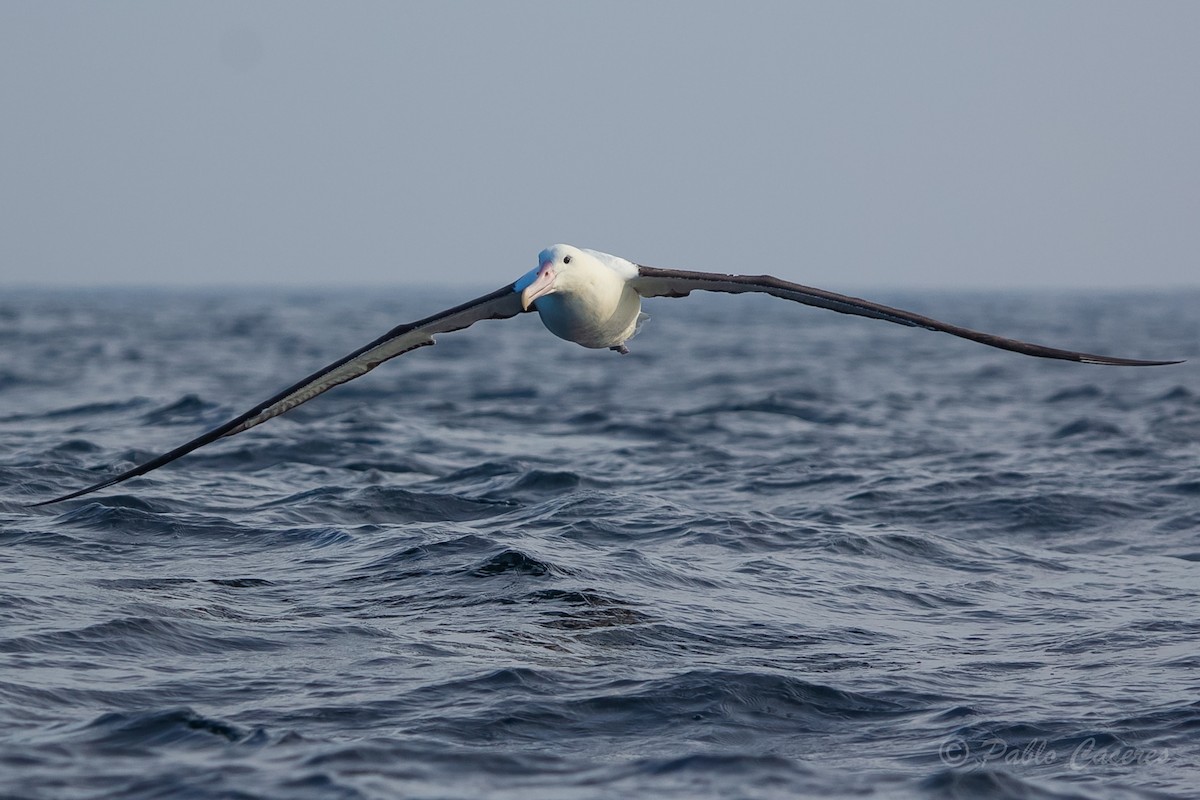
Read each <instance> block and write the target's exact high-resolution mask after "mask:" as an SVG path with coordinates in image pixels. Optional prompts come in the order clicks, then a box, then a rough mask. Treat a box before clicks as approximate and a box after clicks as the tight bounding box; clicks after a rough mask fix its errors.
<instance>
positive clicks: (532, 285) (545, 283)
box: [513, 244, 590, 311]
mask: <svg viewBox="0 0 1200 800" xmlns="http://www.w3.org/2000/svg"><path fill="white" fill-rule="evenodd" d="M589 258H590V256H589V255H588V254H587V253H585V252H583V251H582V250H580V249H579V248H578V247H572V246H571V245H569V244H556V245H553V246H551V247H547V248H546V249H545V250H543V251H542V252H541V253H539V254H538V266H537V267H536V268H534V269H531V270H529V272H526V273H525V274H524V275H522V276H521V278H520V279H519V280H518V281H517V282H516V284H514V287H513V288H514V289H515V290H516V291H518V292H520V294H521V308H523V309H525V310H526V311H528V310H529V307H530V306H531V305H533V302H534V301H535V300H537V299H538V298H539V297H542V296H543V295H548V294H554V293H555V292H563V291H570V289H571V286H572V285H573V284H574V283H575V278H576V276H577V274H578V273H579V271H580V270H581V269H582V268H584V264H585V262H586V261H587V260H588V259H589Z"/></svg>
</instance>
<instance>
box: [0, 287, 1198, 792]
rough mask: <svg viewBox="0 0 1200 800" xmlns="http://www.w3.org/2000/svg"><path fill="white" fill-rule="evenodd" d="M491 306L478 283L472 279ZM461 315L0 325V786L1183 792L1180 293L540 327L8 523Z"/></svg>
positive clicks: (1186, 645)
mask: <svg viewBox="0 0 1200 800" xmlns="http://www.w3.org/2000/svg"><path fill="white" fill-rule="evenodd" d="M482 288H485V289H486V288H490V287H482ZM474 294H475V293H474V292H420V293H415V294H414V293H409V292H404V291H401V290H399V289H387V290H374V291H360V292H351V291H337V292H306V293H299V294H297V293H291V294H289V293H270V292H266V291H259V292H255V293H249V294H246V293H234V292H226V293H220V292H207V293H168V292H151V291H135V292H116V291H111V292H102V293H95V292H92V293H84V292H38V291H16V292H9V293H7V294H5V295H4V296H3V297H2V298H0V581H2V582H0V796H3V797H29V798H92V797H122V798H151V797H154V798H158V797H189V798H230V797H233V798H392V797H439V798H448V797H462V798H474V797H480V796H489V797H501V798H505V797H507V798H519V799H520V800H533V799H534V798H593V797H606V798H607V797H611V798H624V797H629V796H634V795H640V796H652V797H680V798H683V797H687V798H693V797H788V796H804V795H807V796H823V797H833V796H847V797H849V796H853V797H859V796H877V797H930V796H932V797H970V798H975V797H983V798H987V797H1032V798H1066V797H1071V798H1074V797H1165V796H1177V797H1184V796H1189V795H1192V794H1193V793H1194V790H1195V786H1196V785H1197V783H1198V782H1200V671H1198V670H1200V578H1198V575H1200V564H1198V563H1197V562H1198V561H1200V314H1197V311H1196V310H1197V308H1200V294H1198V293H1195V292H1193V293H1176V294H1136V295H1116V294H1110V295H1104V294H1088V295H1085V296H1083V297H1070V296H1068V295H1065V294H1058V295H1056V294H1051V295H1045V294H1040V295H1034V294H1018V293H1013V294H1001V295H983V294H976V295H973V294H945V293H943V294H933V295H929V296H924V297H921V296H904V295H892V296H887V295H885V296H882V297H879V298H878V299H881V300H884V301H890V302H893V303H896V304H899V305H902V306H906V307H910V308H912V309H913V310H916V311H920V312H923V313H927V314H930V315H933V316H937V317H941V318H943V319H947V320H950V321H954V322H958V323H962V324H966V325H971V326H974V327H979V328H983V329H985V330H990V331H994V332H997V333H1002V334H1005V335H1011V336H1017V337H1020V338H1028V339H1032V340H1035V341H1042V342H1045V343H1048V344H1054V345H1059V346H1065V347H1073V348H1080V349H1086V350H1090V351H1093V352H1100V353H1112V354H1116V355H1126V356H1133V357H1139V356H1140V357H1150V358H1172V357H1182V358H1190V359H1192V361H1191V362H1190V363H1188V364H1185V365H1182V366H1177V367H1162V368H1152V369H1117V368H1103V367H1089V366H1082V365H1076V364H1069V363H1062V362H1047V361H1039V360H1035V359H1030V358H1025V357H1022V356H1018V355H1014V354H1011V353H1004V352H1000V351H995V350H990V349H988V348H985V347H981V346H979V345H975V344H971V343H968V342H963V341H960V340H956V339H953V338H951V337H948V336H944V335H939V334H933V333H929V332H925V331H917V330H910V329H904V328H900V327H897V326H893V325H888V324H885V323H881V322H877V321H870V320H855V319H851V318H847V317H843V316H840V315H837V314H832V313H829V312H825V311H819V310H814V309H805V308H801V307H798V306H795V305H792V304H789V303H784V302H780V301H777V300H772V299H769V298H746V297H711V296H710V297H697V298H690V299H687V300H660V301H656V302H653V303H651V304H648V308H647V310H648V311H649V313H650V314H651V315H652V317H653V319H652V320H651V322H650V323H649V324H648V325H647V326H646V328H645V329H644V330H643V332H642V334H641V336H640V337H639V338H638V339H636V340H634V341H633V342H632V343H631V347H632V349H633V354H632V355H630V356H627V357H621V356H618V355H616V354H614V353H610V352H606V351H605V352H598V351H588V350H584V349H582V348H579V347H576V346H574V345H570V344H567V343H565V342H561V341H559V340H557V339H555V338H554V337H552V336H551V335H549V334H548V333H547V332H546V331H544V330H543V329H542V328H541V326H540V323H539V322H538V320H537V319H536V318H535V317H533V316H531V315H527V316H523V317H521V318H519V319H516V320H510V321H505V322H492V323H483V324H480V325H478V326H477V327H475V328H473V329H472V330H470V331H467V332H463V333H458V334H450V335H446V336H444V337H442V339H441V341H440V343H439V345H438V346H437V347H435V348H425V349H423V350H420V351H417V352H415V353H412V354H410V355H408V356H405V357H403V358H401V359H399V360H396V361H393V362H391V363H389V364H387V365H385V366H384V367H381V368H380V369H379V370H378V371H376V372H373V373H372V374H370V375H368V376H367V377H365V378H363V379H361V380H358V381H355V382H353V383H351V384H348V385H346V386H343V387H340V388H338V389H335V390H334V391H332V392H330V393H329V394H327V395H324V396H322V397H321V398H319V399H317V400H316V401H314V402H312V403H310V404H308V405H306V406H304V407H303V408H301V409H298V410H297V411H295V412H293V413H291V414H289V415H287V416H285V417H283V418H280V419H277V420H273V421H271V422H269V423H267V424H265V425H263V426H261V427H259V428H256V429H254V430H253V431H249V432H247V433H245V434H243V435H241V436H238V437H235V438H233V439H230V440H226V441H223V442H219V443H217V444H215V445H212V446H210V447H207V448H204V449H203V450H200V451H198V452H197V453H195V454H193V455H191V456H189V457H187V458H185V459H184V460H182V461H179V462H176V463H175V464H172V465H170V466H168V467H166V468H164V469H161V470H159V471H157V472H154V473H152V474H151V475H149V476H146V477H143V478H139V479H135V480H133V481H130V482H128V483H125V484H122V485H120V486H118V487H114V488H113V489H110V490H108V491H106V492H104V493H100V494H97V495H93V496H90V497H86V498H82V499H80V500H76V501H71V502H67V503H63V504H61V505H59V506H49V507H46V508H39V509H32V510H28V509H25V508H23V507H22V506H21V503H22V502H24V501H33V500H37V499H45V498H48V497H50V496H53V495H55V494H59V493H63V492H66V491H69V490H72V489H75V488H79V487H81V486H83V485H85V484H88V483H91V482H93V481H95V480H97V479H98V478H99V477H101V476H103V475H105V474H107V471H108V470H109V469H110V468H112V467H113V466H114V465H115V466H117V467H127V466H130V465H131V464H132V463H134V462H137V461H140V460H143V459H145V458H147V457H150V456H152V455H155V454H157V453H158V452H160V451H162V450H164V449H168V448H170V447H173V446H174V445H176V444H179V443H181V442H182V441H185V440H186V439H189V438H191V437H192V436H193V435H195V434H197V433H199V432H200V431H202V430H204V429H206V428H208V427H210V426H213V425H215V424H217V423H219V422H222V421H224V419H226V418H227V417H229V416H232V415H234V414H236V413H238V412H240V411H242V410H243V409H244V408H246V407H248V406H250V405H252V404H253V403H255V402H257V401H258V400H260V399H263V398H264V397H266V396H268V395H270V394H272V393H274V392H275V391H276V390H278V389H279V388H281V387H283V386H284V385H287V384H289V383H291V382H293V381H294V380H295V379H297V378H299V377H301V376H303V375H305V374H307V373H308V372H310V371H312V370H313V369H315V368H316V367H319V366H321V365H323V364H325V363H327V362H329V361H331V360H333V359H334V358H336V357H338V356H340V355H342V354H343V353H345V352H347V351H349V350H351V349H353V348H355V347H357V346H358V345H360V344H362V343H363V342H365V341H367V340H369V339H371V338H374V337H375V336H377V335H378V334H379V333H381V332H383V331H384V330H387V329H388V328H390V327H391V326H393V325H395V324H397V323H399V322H402V321H405V320H408V319H412V318H416V317H419V316H423V315H425V314H427V313H429V312H431V311H434V310H437V309H439V308H442V307H445V306H446V305H449V304H452V303H454V302H458V301H461V300H463V299H466V298H467V297H470V296H474Z"/></svg>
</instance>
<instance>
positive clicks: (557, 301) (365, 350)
mask: <svg viewBox="0 0 1200 800" xmlns="http://www.w3.org/2000/svg"><path fill="white" fill-rule="evenodd" d="M694 291H705V292H726V293H729V294H742V293H744V292H761V293H764V294H769V295H772V296H773V297H780V298H783V299H784V300H792V301H794V302H797V303H803V304H804V305H807V306H816V307H817V308H827V309H829V310H830V311H837V312H839V313H842V314H854V315H856V316H860V317H870V318H871V319H881V320H885V321H887V322H893V323H896V324H897V325H906V326H908V327H913V328H924V329H926V330H931V331H941V332H943V333H949V334H951V335H952V336H958V337H960V338H962V339H970V340H971V341H973V342H979V343H980V344H985V345H988V346H989V347H997V348H1000V349H1001V350H1011V351H1012V352H1014V353H1021V354H1023V355H1027V356H1035V357H1037V358H1056V359H1061V360H1063V361H1075V362H1079V363H1083V364H1106V365H1111V366H1119V367H1150V366H1163V365H1166V364H1179V363H1181V362H1180V361H1143V360H1138V359H1133V358H1115V357H1111V356H1098V355H1092V354H1090V353H1080V352H1076V351H1074V350H1062V349H1059V348H1055V347H1046V346H1044V345H1040V344H1031V343H1029V342H1023V341H1019V340H1017V339H1008V338H1005V337H1003V336H997V335H995V334H991V333H982V332H980V331H976V330H971V329H970V328H964V327H962V326H959V325H953V324H950V323H948V322H941V321H939V320H936V319H932V318H930V317H926V316H922V315H921V314H915V313H913V312H911V311H904V310H903V309H899V308H892V307H891V306H885V305H882V304H880V303H874V302H871V301H870V300H862V299H860V298H857V297H850V296H848V295H844V294H837V293H836V292H829V291H826V290H824V289H815V288H813V287H811V286H801V285H800V284H796V283H789V282H788V281H784V280H780V279H779V278H776V277H773V276H771V275H726V274H721V273H714V272H689V271H685V270H675V269H657V268H655V267H647V266H642V265H640V264H635V263H634V262H632V261H627V260H625V259H623V258H619V257H617V256H613V255H609V254H608V253H601V252H599V251H596V250H587V249H584V248H579V247H573V246H571V245H567V244H556V245H554V246H553V247H548V248H546V249H545V250H543V251H542V252H541V253H540V254H539V255H538V266H536V267H535V268H533V269H531V270H530V271H529V272H527V273H525V274H524V275H522V276H521V277H520V278H518V279H517V280H516V281H514V282H512V283H510V284H508V285H507V286H504V287H502V288H500V289H497V290H496V291H494V292H491V293H490V294H485V295H483V296H482V297H477V298H476V299H474V300H470V301H468V302H466V303H463V304H462V305H458V306H454V307H453V308H449V309H446V310H445V311H440V312H438V313H436V314H434V315H433V316H430V317H426V318H424V319H421V320H417V321H416V322H410V323H407V324H404V325H399V326H397V327H395V328H393V329H391V330H390V331H388V332H387V333H385V334H383V335H382V336H380V337H379V338H378V339H376V340H375V341H373V342H369V343H368V344H365V345H363V346H362V347H360V348H359V349H357V350H355V351H354V352H353V353H350V354H349V355H346V356H344V357H342V358H339V359H338V360H337V361H334V362H333V363H332V364H329V365H328V366H325V367H322V368H321V369H319V370H317V371H316V372H314V373H312V374H311V375H309V376H308V377H307V378H304V379H303V380H301V381H298V382H297V383H295V384H293V385H291V386H289V387H288V388H286V389H284V390H283V391H281V392H279V393H278V394H276V395H274V396H272V397H270V398H268V399H266V400H264V401H263V402H261V403H259V404H258V405H256V406H254V407H253V408H251V409H250V410H248V411H246V412H245V413H243V414H239V415H238V416H236V417H234V418H233V419H231V420H229V421H228V422H226V423H224V424H223V425H218V426H217V427H216V428H213V429H212V430H210V431H208V432H207V433H204V434H201V435H200V436H197V437H196V438H195V439H192V440H191V441H189V442H186V443H184V444H182V445H180V446H179V447H176V448H175V449H174V450H169V451H167V452H165V453H163V454H162V455H159V456H156V457H155V458H152V459H150V460H149V461H147V462H145V463H144V464H139V465H138V466H136V467H133V468H132V469H128V470H125V471H124V472H121V473H119V474H116V475H113V476H112V477H109V478H105V479H104V480H102V481H99V482H97V483H94V484H92V485H91V486H86V487H84V488H82V489H79V490H78V491H74V492H70V493H69V494H64V495H62V496H61V497H55V498H53V499H51V500H43V501H41V502H40V503H33V504H32V505H34V506H43V505H48V504H50V503H59V502H62V501H63V500H71V499H73V498H76V497H82V496H83V495H86V494H91V493H92V492H97V491H100V490H101V489H106V488H108V487H109V486H113V485H115V484H118V483H121V482H122V481H127V480H129V479H130V478H136V477H137V476H139V475H145V474H146V473H147V472H150V471H151V470H155V469H158V468H159V467H161V466H164V465H165V464H169V463H171V462H172V461H174V460H176V459H177V458H181V457H183V456H185V455H187V454H188V453H190V452H192V451H193V450H196V449H197V448H200V447H203V446H204V445H206V444H210V443H212V442H215V441H216V440H218V439H223V438H225V437H227V436H235V435H237V434H239V433H242V432H243V431H247V430H250V429H251V428H253V427H255V426H256V425H261V424H262V423H264V422H266V421H267V420H269V419H271V418H273V417H278V416H279V415H280V414H284V413H286V412H288V411H290V410H292V409H293V408H295V407H296V406H298V405H300V404H301V403H307V402H308V401H309V400H312V399H313V398H314V397H316V396H317V395H319V394H321V393H323V392H327V391H329V390H330V389H332V388H333V387H334V386H337V385H338V384H341V383H345V382H347V381H351V380H354V379H355V378H357V377H360V376H362V375H366V374H367V373H368V372H370V371H371V370H373V369H375V368H376V367H378V366H379V365H380V364H382V363H383V362H385V361H388V360H390V359H393V358H396V357H397V356H402V355H404V354H405V353H408V352H410V351H412V350H416V349H417V348H419V347H424V346H426V345H431V344H434V338H433V337H434V336H435V335H437V334H440V333H449V332H451V331H458V330H462V329H464V328H468V327H470V326H471V325H474V324H475V323H476V322H480V321H481V320H487V319H509V318H511V317H515V316H517V315H519V314H522V313H525V312H528V311H537V313H538V316H539V317H541V320H542V323H543V324H544V325H545V326H546V328H547V329H548V330H549V331H550V332H551V333H553V334H554V335H555V336H558V337H560V338H562V339H566V340H567V341H569V342H575V343H576V344H579V345H582V346H584V347H590V348H595V349H604V348H607V349H609V350H615V351H616V352H618V353H621V354H622V355H625V354H628V353H629V347H628V344H627V343H628V342H629V340H630V339H631V338H633V336H634V334H636V333H637V332H638V329H639V328H640V326H641V323H642V322H643V321H644V320H645V319H646V318H647V317H646V315H645V314H643V313H642V300H643V299H644V298H647V297H686V296H687V295H689V294H691V293H692V292H694Z"/></svg>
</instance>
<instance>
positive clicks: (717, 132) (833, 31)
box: [0, 0, 1200, 290]
mask: <svg viewBox="0 0 1200 800" xmlns="http://www.w3.org/2000/svg"><path fill="white" fill-rule="evenodd" d="M1197 31H1200V3H1195V2H1124V3H1113V2H1103V1H1102V0H1087V1H1086V2H1068V1H1065V0H1064V1H1061V2H1044V1H1043V0H1037V2H991V3H983V2H980V3H974V2H972V3H962V2H957V1H956V2H904V3H895V2H821V3H804V2H779V3H771V2H747V3H737V4H734V3H727V2H708V1H707V0H687V1H686V2H665V1H662V0H656V1H655V2H623V1H622V0H615V1H614V0H605V2H529V1H528V0H515V1H514V2H503V3H494V2H486V3H485V2H409V3H401V2H378V3H371V2H354V3H342V2H323V3H316V2H292V1H291V0H289V1H288V2H241V1H238V2H207V1H206V2H170V3H159V2H150V0H146V1H145V2H122V1H121V0H110V1H109V2H103V3H100V2H88V3H78V2H52V3H51V2H33V1H32V0H29V1H26V0H0V289H2V287H4V286H17V285H29V284H33V285H48V286H125V285H142V284H152V285H166V286H180V285H221V286H268V287H290V286H317V285H337V286H354V285H370V286H380V285H383V286H405V285H417V284H419V285H423V286H429V285H442V286H458V285H462V286H464V287H465V286H470V287H472V288H484V289H487V288H492V287H495V286H500V285H503V284H504V283H507V282H508V281H511V280H513V279H514V278H516V277H517V276H519V275H520V274H521V273H523V272H525V271H526V270H528V269H529V268H531V267H533V266H536V257H537V253H538V251H540V250H541V249H542V248H543V247H545V246H547V245H550V244H553V243H555V242H569V243H572V244H576V245H579V246H582V247H591V248H594V249H599V250H604V251H607V252H611V253H616V254H618V255H621V256H624V257H626V258H629V259H631V260H633V261H636V262H638V263H642V264H648V265H652V266H658V267H670V268H677V269H697V270H706V271H722V272H750V273H763V272H768V273H772V274H775V275H778V276H780V277H783V278H786V279H790V280H794V281H799V282H802V283H806V284H810V285H815V286H820V287H824V288H829V289H835V290H836V289H861V288H863V287H887V288H899V289H905V288H923V287H949V288H980V289H992V288H1004V287H1020V288H1063V287H1071V286H1085V287H1097V288H1114V287H1122V288H1147V289H1153V288H1166V287H1196V286H1198V285H1200V146H1198V144H1197V143H1198V142H1200V47H1197V46H1196V32H1197Z"/></svg>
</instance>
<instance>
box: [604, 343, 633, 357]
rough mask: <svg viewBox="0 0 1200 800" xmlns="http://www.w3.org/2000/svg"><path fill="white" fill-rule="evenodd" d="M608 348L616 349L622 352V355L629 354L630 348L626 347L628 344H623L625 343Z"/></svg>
mask: <svg viewBox="0 0 1200 800" xmlns="http://www.w3.org/2000/svg"><path fill="white" fill-rule="evenodd" d="M608 349H609V350H616V351H617V352H618V353H620V354H621V355H623V356H627V355H629V348H628V347H626V346H625V345H623V344H618V345H613V346H612V347H610V348H608Z"/></svg>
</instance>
